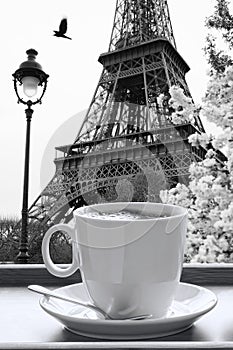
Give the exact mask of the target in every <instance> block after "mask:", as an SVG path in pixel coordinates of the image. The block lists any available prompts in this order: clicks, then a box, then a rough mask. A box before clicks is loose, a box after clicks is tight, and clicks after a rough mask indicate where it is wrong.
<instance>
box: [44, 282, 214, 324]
mask: <svg viewBox="0 0 233 350" xmlns="http://www.w3.org/2000/svg"><path fill="white" fill-rule="evenodd" d="M180 285H182V286H188V287H191V288H193V289H197V290H199V291H201V290H203V291H204V292H205V293H208V294H209V295H210V300H209V302H208V304H210V305H209V306H208V307H206V308H203V309H201V310H199V311H196V312H191V313H185V314H182V315H176V316H172V317H169V316H168V317H162V318H147V319H143V320H137V322H136V324H137V325H138V324H145V323H149V324H150V323H154V324H155V325H156V324H157V323H159V324H164V323H166V324H168V323H173V322H179V321H185V320H189V319H190V318H192V319H194V318H195V319H197V318H198V317H200V316H202V315H204V314H206V313H208V312H209V311H211V310H212V309H213V308H214V307H215V306H216V304H217V302H218V298H217V296H216V295H215V294H214V293H213V292H212V291H211V290H209V289H208V288H205V287H202V286H198V285H195V284H192V283H186V282H180V283H179V286H180ZM75 286H78V287H79V288H84V283H83V282H81V283H73V284H70V285H68V286H64V287H59V288H56V289H55V291H59V290H61V289H62V290H65V289H69V288H70V287H75ZM51 298H52V297H51ZM174 300H176V299H174ZM46 303H48V301H47V298H46V296H43V297H41V298H40V300H39V304H40V306H41V308H42V309H43V310H44V311H45V312H47V313H48V314H50V315H51V316H54V317H56V318H58V319H63V318H66V320H69V321H74V320H77V321H78V322H82V323H84V324H85V323H88V324H95V325H96V324H97V323H98V324H99V325H101V324H104V325H105V326H106V325H110V324H111V326H113V325H121V324H122V323H124V325H132V324H133V323H134V324H135V321H132V320H122V319H113V320H112V319H111V320H106V319H101V318H97V319H88V318H82V317H77V316H73V315H67V314H64V313H62V312H56V311H53V310H51V309H49V307H48V306H47V307H46ZM44 304H45V305H44ZM84 308H85V307H84ZM66 328H67V327H66Z"/></svg>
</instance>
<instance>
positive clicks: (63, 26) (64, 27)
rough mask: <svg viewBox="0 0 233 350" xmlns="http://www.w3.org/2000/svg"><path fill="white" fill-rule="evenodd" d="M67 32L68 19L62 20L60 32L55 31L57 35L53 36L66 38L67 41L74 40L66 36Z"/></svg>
mask: <svg viewBox="0 0 233 350" xmlns="http://www.w3.org/2000/svg"><path fill="white" fill-rule="evenodd" d="M66 31H67V19H66V18H63V19H62V20H61V23H60V26H59V31H57V30H54V33H55V34H53V35H54V36H57V37H61V38H66V39H70V40H72V39H71V38H69V37H68V36H66V35H65V33H66Z"/></svg>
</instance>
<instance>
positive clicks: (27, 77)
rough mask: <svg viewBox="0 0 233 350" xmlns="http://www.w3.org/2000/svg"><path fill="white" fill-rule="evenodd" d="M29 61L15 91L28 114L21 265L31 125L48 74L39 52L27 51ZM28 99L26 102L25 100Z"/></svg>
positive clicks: (22, 260) (23, 251)
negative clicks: (33, 107)
mask: <svg viewBox="0 0 233 350" xmlns="http://www.w3.org/2000/svg"><path fill="white" fill-rule="evenodd" d="M26 53H27V55H28V58H27V61H25V62H23V63H21V65H20V66H19V69H17V70H16V71H15V73H14V74H12V75H13V77H14V89H15V92H16V95H17V97H18V103H22V104H24V105H26V106H27V109H25V113H26V121H27V126H26V145H25V163H24V185H23V205H22V228H21V238H20V246H19V254H18V256H17V260H18V262H19V263H22V264H24V263H27V262H28V259H29V254H28V187H29V152H30V124H31V118H32V114H33V109H32V108H31V107H32V106H33V105H35V104H37V103H42V97H43V96H44V93H45V90H46V87H47V80H48V77H49V76H48V74H46V73H45V72H44V71H43V70H42V67H41V65H40V64H39V63H38V62H36V56H37V54H38V52H37V51H36V50H34V49H29V50H27V51H26ZM24 98H26V100H24Z"/></svg>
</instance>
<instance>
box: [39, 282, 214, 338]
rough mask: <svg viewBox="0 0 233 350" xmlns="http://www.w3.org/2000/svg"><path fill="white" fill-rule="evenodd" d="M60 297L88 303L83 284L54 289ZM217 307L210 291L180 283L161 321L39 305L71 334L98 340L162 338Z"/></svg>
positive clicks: (49, 301) (54, 302) (53, 303)
mask: <svg viewBox="0 0 233 350" xmlns="http://www.w3.org/2000/svg"><path fill="white" fill-rule="evenodd" d="M56 291H59V293H60V294H64V295H68V296H71V297H75V298H77V299H80V300H85V301H88V296H87V293H86V290H85V287H84V286H83V284H82V283H79V284H73V285H70V286H67V287H62V288H59V289H57V290H56ZM216 303H217V298H216V296H215V294H214V293H213V292H211V291H210V290H208V289H206V288H203V287H199V286H196V285H193V284H187V283H180V284H179V287H178V290H177V293H176V296H175V300H174V302H173V304H172V306H171V309H170V312H169V315H168V316H167V317H165V318H160V319H144V320H137V321H132V320H131V321H124V320H105V319H103V318H102V317H101V316H99V315H97V314H96V313H95V312H94V311H93V310H90V309H87V308H85V307H82V306H78V305H77V306H76V305H74V304H71V303H68V302H65V301H62V300H58V299H55V298H52V297H50V298H48V297H42V298H41V300H40V305H41V307H42V308H43V310H45V311H46V312H47V313H48V314H50V315H51V316H53V317H55V318H56V319H57V320H58V321H59V322H61V323H62V324H63V325H64V327H65V328H66V329H68V330H70V331H71V332H73V333H76V334H80V335H84V336H88V337H94V338H99V339H112V340H113V339H115V340H130V339H131V340H133V339H134V340H136V339H149V338H157V337H163V336H167V335H171V334H175V333H178V332H182V331H184V330H186V329H187V328H189V327H191V326H192V324H193V323H194V322H195V321H196V320H197V319H198V318H200V317H201V316H202V315H204V314H206V313H207V312H209V311H210V310H211V309H213V307H214V306H215V305H216Z"/></svg>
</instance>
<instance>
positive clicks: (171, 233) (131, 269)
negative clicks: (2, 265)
mask: <svg viewBox="0 0 233 350" xmlns="http://www.w3.org/2000/svg"><path fill="white" fill-rule="evenodd" d="M122 210H124V211H125V210H126V211H129V212H131V211H133V212H136V213H140V215H143V216H142V217H141V218H140V219H132V218H128V217H125V218H124V219H122V217H120V218H119V217H117V216H116V215H115V213H119V212H121V211H122ZM90 211H91V213H95V212H97V214H98V213H101V215H96V214H93V215H92V214H90ZM88 213H89V214H88ZM106 213H108V216H109V214H110V215H112V217H111V216H110V217H106ZM111 213H112V214H111ZM144 215H147V216H148V217H144ZM74 222H75V224H74V227H71V226H69V225H67V224H58V225H54V226H53V227H51V228H50V229H49V230H48V231H47V232H46V234H45V236H44V239H43V242H42V255H43V259H44V263H45V266H46V267H47V269H48V271H49V272H50V273H52V274H53V275H55V276H58V277H67V276H70V275H71V274H73V273H74V272H75V271H76V270H77V269H78V268H80V272H81V276H82V280H83V283H84V285H85V287H86V289H87V292H88V294H89V296H90V299H91V301H92V302H93V303H94V304H95V305H97V306H98V307H99V308H101V309H102V310H104V311H105V312H106V313H108V314H109V315H110V316H111V317H112V318H116V319H122V318H126V317H131V316H136V315H142V314H152V315H153V316H154V317H156V318H161V317H165V316H166V314H167V312H168V310H169V307H170V306H171V303H172V301H173V299H174V296H175V292H176V289H177V287H178V284H179V281H180V276H181V271H182V265H183V254H184V245H185V236H186V230H187V210H186V209H185V208H182V207H179V206H174V205H167V204H161V203H147V202H143V203H142V202H135V203H133V202H131V203H107V204H96V205H92V206H88V207H82V208H79V209H76V210H75V211H74ZM56 231H64V232H66V233H67V234H68V235H70V237H71V239H72V256H73V260H72V264H71V265H70V266H69V267H67V268H66V269H64V268H60V267H58V266H56V265H55V264H54V263H53V262H52V260H51V257H50V253H49V242H50V238H51V236H52V234H53V233H54V232H56Z"/></svg>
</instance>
